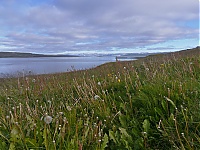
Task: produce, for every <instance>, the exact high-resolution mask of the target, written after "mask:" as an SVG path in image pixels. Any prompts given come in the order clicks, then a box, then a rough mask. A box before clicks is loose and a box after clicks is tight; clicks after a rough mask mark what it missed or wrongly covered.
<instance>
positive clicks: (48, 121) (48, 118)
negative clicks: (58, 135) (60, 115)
mask: <svg viewBox="0 0 200 150" xmlns="http://www.w3.org/2000/svg"><path fill="white" fill-rule="evenodd" d="M52 119H53V118H52V117H51V116H48V115H47V116H45V117H44V122H45V123H46V124H50V123H51V122H52Z"/></svg>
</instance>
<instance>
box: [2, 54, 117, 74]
mask: <svg viewBox="0 0 200 150" xmlns="http://www.w3.org/2000/svg"><path fill="white" fill-rule="evenodd" d="M113 61H115V57H114V56H106V57H33V58H0V77H5V76H8V75H9V76H13V75H14V76H16V75H22V74H23V75H24V74H49V73H57V72H67V71H71V70H74V69H75V70H82V69H89V68H93V67H96V66H98V65H101V64H104V63H106V62H113Z"/></svg>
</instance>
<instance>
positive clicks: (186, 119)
mask: <svg viewBox="0 0 200 150" xmlns="http://www.w3.org/2000/svg"><path fill="white" fill-rule="evenodd" d="M0 149H4V150H6V149H9V150H21V149H27V150H28V149H34V150H41V149H47V150H57V149H69V150H71V149H79V150H82V149H83V150H84V149H88V150H90V149H91V150H94V149H96V150H100V149H102V150H103V149H106V150H111V149H120V150H125V149H127V150H131V149H134V150H137V149H138V150H141V149H149V150H150V149H166V150H167V149H192V150H193V149H194V150H195V149H200V50H199V49H198V48H196V49H192V50H187V51H181V52H176V53H169V54H162V55H155V56H148V57H146V58H142V59H139V60H137V61H128V62H115V63H108V64H104V65H101V66H99V67H97V68H95V69H90V70H84V71H73V72H69V73H60V74H51V75H38V76H27V77H22V78H9V79H1V85H0Z"/></svg>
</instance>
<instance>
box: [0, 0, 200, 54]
mask: <svg viewBox="0 0 200 150" xmlns="http://www.w3.org/2000/svg"><path fill="white" fill-rule="evenodd" d="M198 7H199V6H198V1H190V0H176V1H173V0H169V1H159V0H148V1H146V0H140V1H133V0H123V1H122V0H101V1H93V0H56V1H53V0H45V1H43V2H41V1H34V0H31V1H27V0H19V1H17V0H2V1H1V2H0V14H1V16H0V33H1V35H2V37H1V40H2V41H3V42H0V45H4V47H9V49H12V48H13V49H14V50H16V49H18V50H19V51H31V52H41V53H42V52H46V53H48V52H49V53H53V52H54V53H56V52H58V53H60V52H64V51H66V52H73V51H82V50H84V51H85V50H87V51H94V50H95V51H98V50H99V51H103V50H105V51H108V50H112V49H118V50H119V51H120V50H121V51H123V49H134V48H137V47H144V46H148V45H152V44H157V43H161V42H165V41H168V40H175V39H184V38H198V29H197V28H190V27H189V26H186V25H184V24H187V22H190V21H194V20H198V19H199V8H198ZM180 24H181V26H180ZM2 50H4V49H3V48H2Z"/></svg>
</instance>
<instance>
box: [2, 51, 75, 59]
mask: <svg viewBox="0 0 200 150" xmlns="http://www.w3.org/2000/svg"><path fill="white" fill-rule="evenodd" d="M27 57H78V56H75V55H43V54H32V53H19V52H0V58H27Z"/></svg>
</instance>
